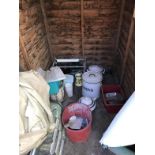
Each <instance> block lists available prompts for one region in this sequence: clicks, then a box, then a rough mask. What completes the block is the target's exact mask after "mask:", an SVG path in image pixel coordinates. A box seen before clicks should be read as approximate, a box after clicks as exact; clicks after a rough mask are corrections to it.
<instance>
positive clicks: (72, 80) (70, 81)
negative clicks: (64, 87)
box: [64, 74, 74, 83]
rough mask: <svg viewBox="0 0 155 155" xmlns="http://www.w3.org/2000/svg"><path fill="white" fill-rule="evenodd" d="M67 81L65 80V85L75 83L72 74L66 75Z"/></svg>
mask: <svg viewBox="0 0 155 155" xmlns="http://www.w3.org/2000/svg"><path fill="white" fill-rule="evenodd" d="M65 77H66V79H65V80H64V83H73V82H74V76H73V75H70V74H65Z"/></svg>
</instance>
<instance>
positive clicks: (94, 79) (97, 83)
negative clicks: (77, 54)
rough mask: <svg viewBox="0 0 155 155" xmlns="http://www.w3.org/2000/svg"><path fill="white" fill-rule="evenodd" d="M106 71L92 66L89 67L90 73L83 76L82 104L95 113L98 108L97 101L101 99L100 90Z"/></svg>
mask: <svg viewBox="0 0 155 155" xmlns="http://www.w3.org/2000/svg"><path fill="white" fill-rule="evenodd" d="M104 73H105V69H104V68H103V67H101V66H97V65H92V66H89V67H88V71H87V72H85V73H84V74H83V75H82V95H83V98H81V99H80V101H79V102H80V103H81V102H82V103H83V104H85V105H87V106H89V107H90V109H91V111H93V110H94V109H95V107H96V99H98V98H99V97H100V89H101V86H102V80H103V74H104Z"/></svg>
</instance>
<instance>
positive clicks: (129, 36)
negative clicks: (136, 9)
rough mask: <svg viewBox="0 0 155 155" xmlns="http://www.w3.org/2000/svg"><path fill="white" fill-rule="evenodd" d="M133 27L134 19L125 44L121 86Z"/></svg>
mask: <svg viewBox="0 0 155 155" xmlns="http://www.w3.org/2000/svg"><path fill="white" fill-rule="evenodd" d="M134 26H135V19H134V18H132V20H131V25H130V29H129V35H128V40H127V44H126V49H125V56H124V60H123V66H122V74H121V80H120V84H122V82H123V78H124V74H125V69H126V63H127V59H128V55H129V47H130V42H131V39H132V35H133V31H134Z"/></svg>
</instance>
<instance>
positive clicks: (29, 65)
mask: <svg viewBox="0 0 155 155" xmlns="http://www.w3.org/2000/svg"><path fill="white" fill-rule="evenodd" d="M19 41H20V44H21V49H22V50H21V51H22V54H23V58H24V60H25V63H26V66H27V69H28V70H29V69H32V68H33V67H32V66H31V64H30V62H29V59H28V56H27V51H26V48H25V45H24V41H23V38H22V36H21V34H20V33H19Z"/></svg>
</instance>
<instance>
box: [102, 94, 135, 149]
mask: <svg viewBox="0 0 155 155" xmlns="http://www.w3.org/2000/svg"><path fill="white" fill-rule="evenodd" d="M134 102H135V93H133V94H132V95H131V96H130V98H129V99H128V100H127V102H126V103H125V105H124V106H123V107H122V108H121V110H120V111H119V112H118V113H117V115H116V116H115V118H114V119H113V121H112V122H111V124H110V125H109V127H108V129H107V130H106V131H105V132H104V134H103V136H102V138H101V140H100V143H101V144H103V145H106V146H109V147H121V146H127V145H133V144H135V126H134V125H135V123H134V121H135V115H136V112H135V109H136V108H135V103H134Z"/></svg>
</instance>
